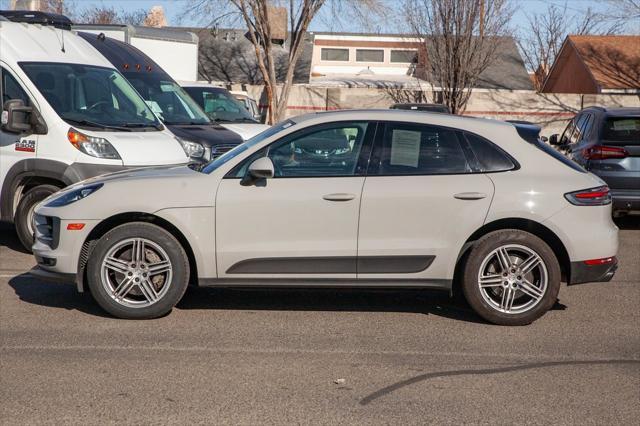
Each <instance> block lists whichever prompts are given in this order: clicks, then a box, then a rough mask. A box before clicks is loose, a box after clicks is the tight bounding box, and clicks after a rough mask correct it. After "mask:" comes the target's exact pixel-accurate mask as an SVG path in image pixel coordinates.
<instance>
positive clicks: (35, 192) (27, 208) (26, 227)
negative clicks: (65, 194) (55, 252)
mask: <svg viewBox="0 0 640 426" xmlns="http://www.w3.org/2000/svg"><path fill="white" fill-rule="evenodd" d="M58 191H60V188H58V187H57V186H55V185H38V186H34V187H33V188H31V189H30V190H29V191H27V193H26V194H24V195H23V196H22V198H21V199H20V202H19V203H18V208H17V209H16V214H15V216H14V218H13V222H14V224H15V226H16V232H17V234H18V238H19V239H20V242H21V243H22V245H23V246H24V248H25V249H26V250H27V251H28V252H29V253H31V246H33V230H32V229H31V224H30V223H29V216H30V213H31V212H32V211H33V209H34V208H35V207H36V205H37V204H38V203H39V202H40V201H42V200H44V199H45V198H47V197H48V196H49V195H51V194H53V193H55V192H58Z"/></svg>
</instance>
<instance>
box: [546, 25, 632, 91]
mask: <svg viewBox="0 0 640 426" xmlns="http://www.w3.org/2000/svg"><path fill="white" fill-rule="evenodd" d="M542 92H543V93H582V94H596V93H609V94H614V93H615V94H624V93H630V94H634V93H640V36H638V35H570V36H568V37H567V38H566V39H565V40H564V43H563V44H562V47H561V48H560V52H559V53H558V56H557V58H556V60H555V62H554V64H553V66H552V67H551V71H550V72H549V75H548V76H547V79H546V81H545V83H544V86H543V87H542Z"/></svg>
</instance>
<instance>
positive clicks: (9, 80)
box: [0, 68, 30, 107]
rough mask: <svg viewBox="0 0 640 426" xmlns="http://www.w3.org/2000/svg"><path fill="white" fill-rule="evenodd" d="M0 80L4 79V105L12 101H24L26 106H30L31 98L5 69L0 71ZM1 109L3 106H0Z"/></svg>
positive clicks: (2, 89)
mask: <svg viewBox="0 0 640 426" xmlns="http://www.w3.org/2000/svg"><path fill="white" fill-rule="evenodd" d="M0 78H1V79H2V88H1V90H0V92H2V105H4V103H5V102H7V101H10V100H12V99H22V100H23V101H24V104H25V105H26V106H29V105H30V101H29V96H28V95H27V93H26V92H25V91H24V90H23V89H22V86H20V84H18V82H17V80H16V79H15V78H14V77H13V76H12V75H11V74H9V73H8V72H7V70H5V69H4V68H2V69H1V70H0ZM0 107H1V106H0Z"/></svg>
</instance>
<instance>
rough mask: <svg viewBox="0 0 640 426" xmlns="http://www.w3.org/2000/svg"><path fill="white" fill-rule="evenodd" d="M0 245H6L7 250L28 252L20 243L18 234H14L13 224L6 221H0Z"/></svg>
mask: <svg viewBox="0 0 640 426" xmlns="http://www.w3.org/2000/svg"><path fill="white" fill-rule="evenodd" d="M0 247H6V248H8V249H9V250H14V251H17V252H20V253H25V254H28V253H29V252H28V251H27V250H25V249H24V247H23V246H22V244H21V243H20V240H19V239H18V234H16V230H15V228H14V227H13V225H12V224H10V223H6V222H0Z"/></svg>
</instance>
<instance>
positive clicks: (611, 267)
mask: <svg viewBox="0 0 640 426" xmlns="http://www.w3.org/2000/svg"><path fill="white" fill-rule="evenodd" d="M617 269H618V259H617V258H615V257H614V261H613V262H610V263H606V264H603V265H587V264H586V263H584V262H571V276H570V279H569V281H568V282H567V284H568V285H574V284H584V283H592V282H609V281H611V279H612V278H613V275H614V274H615V273H616V270H617Z"/></svg>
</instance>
